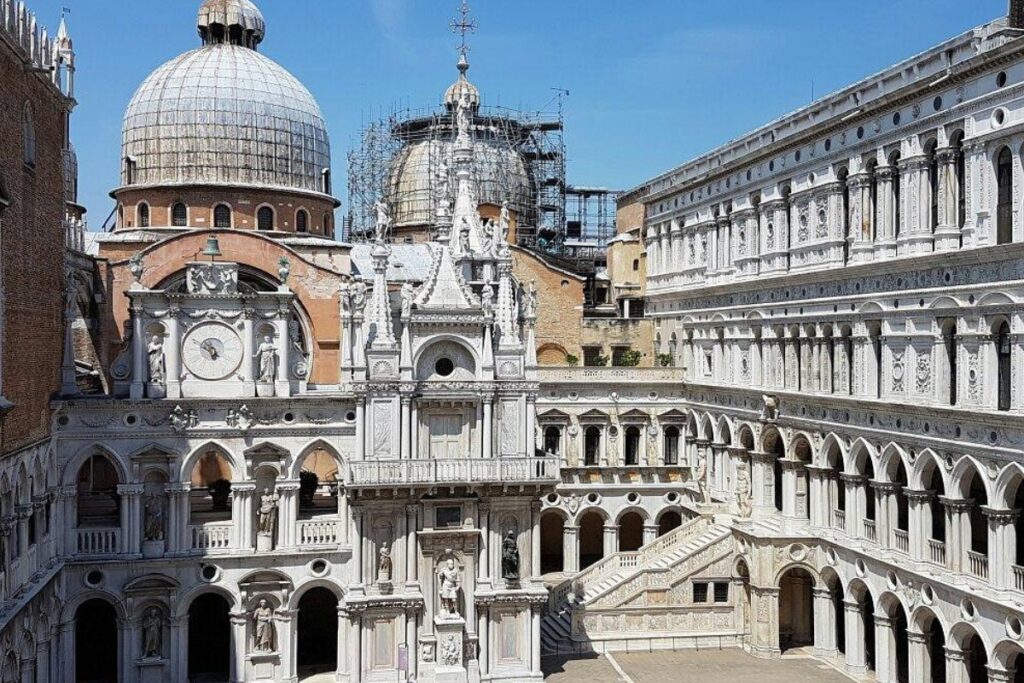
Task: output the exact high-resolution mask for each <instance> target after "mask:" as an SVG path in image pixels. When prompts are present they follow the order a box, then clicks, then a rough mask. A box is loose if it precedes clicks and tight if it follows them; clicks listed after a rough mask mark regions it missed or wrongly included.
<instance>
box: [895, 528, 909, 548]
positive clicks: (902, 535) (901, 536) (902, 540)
mask: <svg viewBox="0 0 1024 683" xmlns="http://www.w3.org/2000/svg"><path fill="white" fill-rule="evenodd" d="M893 536H895V537H896V550H899V551H900V552H901V553H909V552H910V534H909V533H907V532H906V531H904V530H903V529H893Z"/></svg>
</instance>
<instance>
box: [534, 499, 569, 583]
mask: <svg viewBox="0 0 1024 683" xmlns="http://www.w3.org/2000/svg"><path fill="white" fill-rule="evenodd" d="M564 534H565V520H563V519H562V515H560V514H558V513H557V512H548V513H547V514H544V515H542V516H541V518H540V572H541V574H551V573H552V572H563V571H565V561H564V557H565V546H564V545H563V541H564Z"/></svg>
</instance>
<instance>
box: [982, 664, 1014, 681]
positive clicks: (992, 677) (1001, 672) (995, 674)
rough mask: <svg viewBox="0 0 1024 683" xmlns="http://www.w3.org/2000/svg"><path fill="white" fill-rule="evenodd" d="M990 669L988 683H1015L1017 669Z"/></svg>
mask: <svg viewBox="0 0 1024 683" xmlns="http://www.w3.org/2000/svg"><path fill="white" fill-rule="evenodd" d="M986 669H988V683H1013V681H1014V673H1015V672H1016V669H1010V670H1008V671H1007V670H1005V669H997V668H995V667H991V666H989V667H986Z"/></svg>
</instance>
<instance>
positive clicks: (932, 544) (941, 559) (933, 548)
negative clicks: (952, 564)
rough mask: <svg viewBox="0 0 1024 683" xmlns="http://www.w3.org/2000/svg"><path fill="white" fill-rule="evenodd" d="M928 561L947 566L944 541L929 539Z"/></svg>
mask: <svg viewBox="0 0 1024 683" xmlns="http://www.w3.org/2000/svg"><path fill="white" fill-rule="evenodd" d="M928 559H929V560H930V561H931V562H934V563H935V564H937V565H940V566H943V567H945V566H946V544H945V542H943V541H936V540H935V539H934V538H929V539H928Z"/></svg>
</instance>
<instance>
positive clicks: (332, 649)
mask: <svg viewBox="0 0 1024 683" xmlns="http://www.w3.org/2000/svg"><path fill="white" fill-rule="evenodd" d="M296 634H297V638H298V642H297V646H296V651H297V660H296V666H297V667H298V669H297V670H298V674H299V678H300V679H301V678H303V677H304V676H310V675H313V674H318V673H325V672H329V671H337V669H338V598H337V597H336V596H335V595H334V593H332V592H331V591H329V590H328V589H326V588H321V587H316V588H310V589H309V590H308V591H306V592H305V593H304V594H303V596H302V597H301V598H300V599H299V619H298V626H297V627H296Z"/></svg>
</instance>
